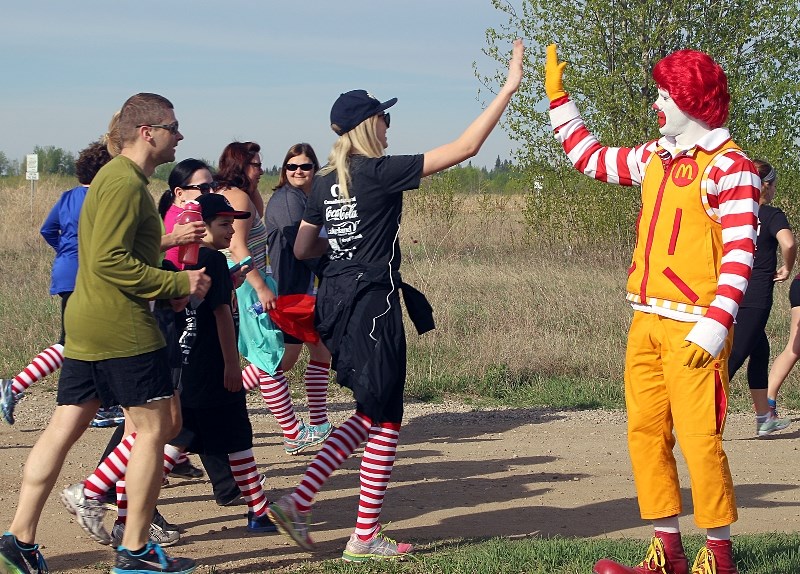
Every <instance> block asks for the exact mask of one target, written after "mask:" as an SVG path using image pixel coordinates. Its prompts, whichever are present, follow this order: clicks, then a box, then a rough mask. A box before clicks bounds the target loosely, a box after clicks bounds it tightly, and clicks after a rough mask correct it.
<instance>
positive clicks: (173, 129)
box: [136, 122, 178, 135]
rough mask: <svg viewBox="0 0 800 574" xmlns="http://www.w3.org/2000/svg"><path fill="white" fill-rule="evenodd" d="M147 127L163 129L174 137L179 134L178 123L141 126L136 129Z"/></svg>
mask: <svg viewBox="0 0 800 574" xmlns="http://www.w3.org/2000/svg"><path fill="white" fill-rule="evenodd" d="M145 126H147V127H149V128H161V129H162V130H167V131H168V132H169V133H171V134H172V135H177V134H178V122H172V123H171V124H139V125H138V126H136V127H137V128H143V127H145Z"/></svg>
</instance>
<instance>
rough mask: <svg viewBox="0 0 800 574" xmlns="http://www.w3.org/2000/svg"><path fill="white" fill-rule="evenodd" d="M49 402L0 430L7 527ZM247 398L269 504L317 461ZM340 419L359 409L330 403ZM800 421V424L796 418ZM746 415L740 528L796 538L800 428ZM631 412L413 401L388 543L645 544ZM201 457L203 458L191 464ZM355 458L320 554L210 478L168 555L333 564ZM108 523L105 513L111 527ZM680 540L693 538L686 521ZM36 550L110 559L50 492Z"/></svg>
mask: <svg viewBox="0 0 800 574" xmlns="http://www.w3.org/2000/svg"><path fill="white" fill-rule="evenodd" d="M53 399H54V396H53V393H52V392H46V391H44V390H41V389H39V390H36V391H34V392H32V393H30V396H28V397H26V399H25V400H24V401H23V402H22V403H20V405H19V407H18V422H17V424H16V425H15V426H13V427H8V426H6V425H3V426H0V450H2V453H3V456H2V465H1V466H0V477H2V484H3V485H5V488H4V489H3V492H2V496H0V525H2V526H3V527H5V526H7V525H8V523H9V522H10V520H11V517H12V514H13V511H14V507H15V505H16V496H17V492H18V485H19V480H20V474H21V470H22V466H23V463H24V461H25V458H26V456H27V454H28V452H29V449H30V447H31V446H32V445H33V443H34V442H35V441H36V439H37V437H38V436H39V432H40V430H41V429H42V428H43V426H44V424H46V420H47V417H48V416H49V413H50V411H51V409H52V404H53ZM259 400H260V398H259V397H256V396H251V406H252V408H251V413H252V421H253V427H254V430H255V451H256V458H257V461H258V462H259V466H260V468H261V470H262V471H265V472H266V473H267V475H268V486H269V489H270V492H271V494H272V496H273V497H274V498H275V497H277V496H280V495H281V494H283V493H285V492H287V491H288V489H290V488H291V487H292V486H293V485H294V484H295V483H296V482H297V481H298V480H299V477H300V476H301V475H302V473H303V471H304V470H305V466H306V464H307V463H308V462H309V460H310V459H311V456H310V455H300V456H298V457H289V456H288V455H286V454H284V452H283V449H282V445H281V441H280V439H279V438H278V432H277V429H278V427H277V425H276V423H275V422H274V419H273V418H272V417H270V416H267V414H266V412H265V410H264V409H263V408H262V406H261V405H260V404H259ZM331 406H332V410H333V416H332V419H333V420H334V422H338V421H342V420H344V418H346V417H347V416H349V414H350V412H351V411H350V409H351V408H352V407H351V405H350V404H349V403H348V402H346V401H344V400H342V401H341V402H334V403H333V404H332V405H331ZM794 418H796V419H798V418H800V417H794ZM754 426H755V425H754V422H753V419H752V417H751V416H749V415H732V416H731V417H729V420H728V428H727V429H726V443H725V448H726V451H727V453H728V457H729V459H730V461H731V467H732V470H733V474H734V481H735V484H736V494H737V498H738V502H739V507H740V516H739V522H738V523H736V524H735V525H734V527H733V528H734V534H736V533H745V532H746V533H755V532H772V531H784V532H789V531H796V530H797V529H798V527H800V489H799V488H798V486H800V478H799V477H798V472H797V469H798V463H799V462H800V454H798V445H800V441H798V440H797V439H798V438H799V437H800V422H798V420H795V423H794V426H793V427H792V428H790V429H787V430H786V431H784V432H783V433H780V434H777V435H774V436H773V437H770V438H767V439H755V438H753V427H754ZM110 433H111V431H110V430H108V429H90V430H89V431H87V433H86V434H85V435H84V437H83V438H82V439H81V440H80V441H79V443H78V444H77V445H76V446H75V448H74V449H73V451H72V452H71V453H70V456H69V458H68V460H67V463H66V465H65V467H64V470H63V472H62V474H61V477H60V478H59V481H58V485H59V486H58V488H59V489H60V488H61V487H62V485H67V484H69V483H72V482H76V481H78V480H80V479H82V478H84V477H85V476H86V475H87V474H88V473H89V472H91V471H92V470H93V469H94V466H95V464H96V459H97V457H98V456H99V454H100V452H101V451H102V449H103V447H104V446H105V443H106V441H107V440H108V437H109V435H110ZM624 435H625V417H624V413H618V412H614V413H609V412H601V411H588V412H557V411H547V410H541V409H511V410H500V411H497V410H494V411H469V410H468V409H467V408H465V407H463V406H460V405H446V406H441V405H439V406H436V405H409V406H408V408H407V416H406V424H405V426H404V428H403V431H402V434H401V447H400V450H399V453H398V454H399V456H398V462H397V464H396V466H395V471H394V476H393V478H392V484H391V486H390V488H389V491H388V493H387V496H386V502H385V505H384V513H383V516H384V519H385V521H392V525H391V535H392V537H395V538H397V539H400V540H403V541H408V542H413V543H416V544H418V545H424V544H425V543H429V542H432V541H436V540H445V539H453V538H459V537H477V538H484V537H487V536H513V537H519V536H525V535H528V534H539V535H542V536H550V535H564V536H582V537H602V536H610V537H620V536H630V537H639V538H647V537H648V536H649V532H650V528H649V526H647V525H646V524H644V523H643V522H642V521H641V520H640V519H639V517H638V511H637V506H636V500H635V493H634V485H633V481H632V479H631V476H630V468H629V461H628V455H627V449H626V446H625V437H624ZM193 459H194V461H195V462H197V459H196V457H193ZM358 462H359V460H358V457H357V456H355V457H353V458H351V459H350V460H349V461H347V463H346V464H345V466H344V467H343V468H342V469H341V471H340V472H338V473H336V474H334V475H333V477H332V478H331V480H330V481H329V482H328V484H327V485H326V487H325V489H324V490H323V492H322V493H321V494H320V496H319V498H318V500H317V505H316V506H315V510H314V526H313V535H314V537H315V540H316V541H317V544H318V551H317V552H315V553H314V554H313V555H312V554H308V553H304V552H298V549H297V548H296V547H295V546H294V545H290V544H289V543H287V541H286V539H284V538H283V537H282V536H280V535H253V534H249V533H248V532H247V531H246V529H245V526H244V525H245V518H244V513H245V512H246V508H245V507H243V506H238V507H230V508H221V507H218V506H217V505H216V504H214V501H213V498H212V497H211V487H210V484H209V483H208V482H206V481H205V480H200V481H189V480H181V479H175V478H173V479H171V480H170V485H169V486H167V487H166V488H165V489H164V490H163V491H162V501H161V503H160V504H159V507H160V509H161V511H162V512H163V514H164V515H165V516H166V517H167V519H168V520H170V521H171V522H174V523H177V524H180V525H181V526H182V528H183V529H184V530H185V532H184V533H183V535H182V536H183V537H182V540H181V543H180V544H179V545H178V546H175V547H174V548H172V549H171V551H172V553H174V554H179V555H185V556H191V557H193V558H195V559H197V560H198V562H200V563H201V564H202V565H203V566H202V567H201V568H198V572H209V571H210V567H214V568H216V570H215V572H217V573H234V572H236V573H239V572H261V571H267V570H271V569H276V568H281V567H289V566H292V565H294V564H298V563H299V562H302V561H306V560H322V559H329V558H335V557H338V556H340V555H341V551H342V549H343V547H344V544H345V542H346V540H347V537H348V536H349V534H350V532H351V530H352V528H353V525H354V522H355V512H356V505H357V486H358ZM681 480H682V481H683V484H685V485H687V488H684V490H683V492H684V507H685V509H686V513H687V514H688V513H690V512H691V496H690V493H689V491H688V484H689V482H688V476H687V474H686V471H685V467H683V466H682V467H681ZM112 520H113V518H112V517H111V515H110V513H109V516H107V521H108V527H109V528H110V525H111V522H112ZM682 528H683V530H684V532H687V533H693V532H697V529H696V528H695V527H694V524H693V523H692V522H691V519H690V518H684V519H682ZM38 542H39V543H40V544H41V545H42V546H43V552H44V554H45V557H46V558H47V560H48V563H49V566H50V570H51V572H53V571H55V572H70V573H77V572H82V573H86V572H94V571H108V568H109V567H110V564H111V561H112V559H113V553H112V551H111V550H110V549H109V548H108V547H104V546H100V545H98V544H96V543H95V542H93V541H91V540H90V539H89V538H88V537H87V536H85V535H84V533H83V531H82V530H81V529H80V527H79V526H78V525H77V524H75V523H74V521H73V520H72V518H71V517H70V516H69V515H68V514H67V513H66V511H65V510H64V508H63V506H62V505H61V503H60V502H59V500H58V496H57V494H55V493H54V494H53V495H52V496H51V497H50V500H49V501H48V503H47V505H46V506H45V509H44V513H43V515H42V520H41V523H40V526H39V532H38Z"/></svg>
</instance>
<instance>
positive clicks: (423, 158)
mask: <svg viewBox="0 0 800 574" xmlns="http://www.w3.org/2000/svg"><path fill="white" fill-rule="evenodd" d="M522 57H523V45H522V41H521V40H517V41H516V42H515V43H514V49H513V57H512V59H511V62H510V64H509V71H508V78H507V80H506V83H505V85H504V86H503V88H502V89H501V90H500V91H499V93H498V94H497V96H496V97H495V99H494V100H493V101H492V102H491V103H490V104H489V105H488V107H487V108H486V109H485V110H484V111H483V113H481V114H480V115H479V116H478V117H477V119H475V120H474V121H473V122H472V123H471V124H470V125H469V127H468V128H467V129H466V131H465V132H464V133H463V134H462V135H461V136H460V137H459V138H458V139H456V140H455V141H453V142H451V143H448V144H445V145H443V146H441V147H437V148H435V149H433V150H431V151H429V152H426V153H424V154H419V155H409V156H385V155H384V150H385V149H386V148H387V147H388V145H389V144H388V140H387V136H386V134H387V130H388V129H389V125H390V116H389V113H388V112H387V110H388V109H389V108H390V107H391V106H393V105H394V104H395V103H396V102H397V99H396V98H392V99H390V100H387V101H385V102H381V101H380V100H378V99H376V98H375V97H373V96H372V95H370V94H369V93H367V92H366V91H364V90H353V91H351V92H347V93H344V94H342V95H340V96H339V98H338V99H337V100H336V102H335V103H334V104H333V108H332V109H331V128H332V129H333V131H334V132H336V134H337V135H338V136H339V139H338V140H337V141H336V143H335V144H334V146H333V149H332V151H331V153H330V156H329V158H328V165H327V166H325V167H323V168H322V169H321V170H320V171H319V172H318V174H317V176H316V177H315V178H314V183H313V188H312V192H311V196H310V197H309V199H308V204H307V206H306V211H305V214H304V216H303V220H302V222H301V223H300V228H299V230H298V235H297V240H296V242H295V248H294V253H295V255H296V256H297V257H298V258H299V259H307V258H311V257H318V256H320V255H323V254H327V256H328V258H329V259H330V261H329V262H328V263H327V264H326V265H325V267H324V268H323V270H322V282H321V286H320V290H319V293H318V294H317V309H316V320H315V323H316V327H317V330H318V331H319V334H320V337H321V339H322V342H323V343H324V344H325V346H326V348H328V349H329V350H330V352H331V354H332V356H333V362H332V367H333V369H335V370H336V375H337V381H338V382H339V384H341V385H343V386H346V387H349V388H350V389H351V390H352V391H353V394H354V396H355V400H356V412H355V413H354V414H353V415H352V416H351V417H350V418H349V419H348V420H347V421H345V422H344V423H343V424H342V425H341V426H340V427H338V428H337V429H336V430H334V431H333V432H332V433H331V435H330V437H329V438H328V439H327V440H326V441H325V443H324V444H323V446H322V448H321V449H320V451H319V453H318V454H317V456H316V457H315V458H314V460H313V461H312V462H311V464H310V465H309V466H308V469H307V470H306V473H305V476H304V477H303V479H302V481H301V482H300V485H299V486H298V487H297V488H296V489H295V490H294V492H292V493H291V494H289V495H286V496H284V497H283V498H281V499H280V500H279V501H278V502H276V503H273V504H271V505H270V511H269V512H270V518H272V520H273V522H275V524H276V525H277V526H278V528H279V529H280V530H281V531H282V532H283V533H285V534H287V535H289V536H290V537H291V538H292V539H293V540H294V541H295V542H296V543H297V544H299V545H300V546H301V547H303V548H306V549H311V548H313V542H312V540H311V537H310V535H309V532H308V527H309V522H310V512H311V505H312V503H313V501H314V497H315V496H316V494H317V492H318V491H319V490H320V488H321V487H322V486H323V484H324V483H325V482H326V481H327V479H328V478H329V477H330V475H331V474H332V473H333V471H334V470H336V469H337V468H339V467H340V466H341V464H342V463H343V462H344V460H345V459H346V458H347V457H348V456H350V454H352V453H353V451H354V450H355V449H356V448H358V446H359V445H361V444H362V443H363V442H364V441H366V446H365V448H364V455H363V457H362V460H361V473H360V476H361V493H360V497H359V505H358V517H357V521H356V527H355V531H354V532H353V534H352V535H351V536H350V540H349V541H348V542H347V545H346V547H345V550H344V554H343V556H342V557H343V558H344V559H345V560H348V561H364V560H371V559H382V558H398V557H402V556H403V555H406V554H408V553H410V552H411V550H412V547H411V545H410V544H405V543H397V542H395V541H394V540H392V539H390V538H388V537H386V536H384V534H383V531H382V528H381V525H380V522H379V519H380V514H381V507H382V504H383V497H384V494H385V492H386V487H387V486H388V483H389V478H390V476H391V473H392V467H393V465H394V459H395V452H396V448H397V441H398V436H399V431H400V422H401V421H402V418H403V388H404V385H405V374H406V342H405V333H404V331H403V318H402V314H401V311H400V294H399V290H400V289H401V288H402V290H403V299H404V301H405V303H406V307H407V308H408V310H409V315H410V316H411V318H412V321H413V322H414V324H415V326H416V328H417V331H418V332H421V333H422V332H425V331H427V330H430V329H432V328H433V318H432V314H431V308H430V306H429V305H428V303H427V300H426V299H425V297H424V295H422V294H421V293H419V292H418V291H416V290H414V289H413V288H410V287H409V286H408V285H406V284H404V283H402V279H401V277H400V245H399V242H398V234H399V229H400V218H401V215H402V209H403V192H405V191H409V190H414V189H417V188H418V187H419V185H420V180H421V178H422V177H424V176H427V175H431V174H433V173H436V172H439V171H442V170H444V169H447V168H448V167H451V166H453V165H456V164H458V163H460V162H462V161H464V160H466V159H467V158H470V157H472V156H474V155H475V154H476V153H477V152H478V150H480V147H481V145H482V144H483V142H484V141H485V140H486V138H487V137H488V136H489V134H490V133H491V131H492V129H493V128H494V127H495V125H497V122H498V121H499V119H500V116H501V115H502V114H503V111H504V110H505V109H506V106H508V103H509V101H510V100H511V97H512V96H513V94H514V93H515V92H516V91H517V88H518V87H519V83H520V81H521V79H522ZM321 235H322V236H321Z"/></svg>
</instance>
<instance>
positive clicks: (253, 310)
mask: <svg viewBox="0 0 800 574" xmlns="http://www.w3.org/2000/svg"><path fill="white" fill-rule="evenodd" d="M247 310H248V311H250V314H251V315H252V316H253V317H258V316H259V315H261V313H263V312H264V305H262V304H261V301H256V302H255V303H253V304H252V305H250V307H248V309H247Z"/></svg>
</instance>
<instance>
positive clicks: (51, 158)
mask: <svg viewBox="0 0 800 574" xmlns="http://www.w3.org/2000/svg"><path fill="white" fill-rule="evenodd" d="M33 153H35V154H37V155H38V156H39V172H41V173H57V174H60V175H75V154H73V153H72V152H68V151H64V150H63V149H61V148H60V147H55V146H52V145H48V146H44V147H41V146H38V145H37V146H34V148H33Z"/></svg>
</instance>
